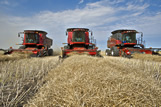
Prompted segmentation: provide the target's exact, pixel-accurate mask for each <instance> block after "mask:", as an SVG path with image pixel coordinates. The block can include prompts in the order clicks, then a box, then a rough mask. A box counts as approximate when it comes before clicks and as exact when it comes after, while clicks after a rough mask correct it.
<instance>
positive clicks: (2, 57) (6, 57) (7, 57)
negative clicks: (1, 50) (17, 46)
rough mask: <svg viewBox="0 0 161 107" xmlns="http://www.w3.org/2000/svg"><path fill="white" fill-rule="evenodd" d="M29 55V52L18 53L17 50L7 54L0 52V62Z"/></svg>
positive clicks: (28, 56)
mask: <svg viewBox="0 0 161 107" xmlns="http://www.w3.org/2000/svg"><path fill="white" fill-rule="evenodd" d="M30 55H31V54H30V53H19V52H14V53H12V54H9V55H2V54H0V62H3V61H13V60H18V59H25V58H30Z"/></svg>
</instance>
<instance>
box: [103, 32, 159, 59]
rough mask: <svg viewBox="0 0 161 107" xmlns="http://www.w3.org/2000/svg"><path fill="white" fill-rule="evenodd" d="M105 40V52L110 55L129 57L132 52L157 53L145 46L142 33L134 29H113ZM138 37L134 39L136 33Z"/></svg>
mask: <svg viewBox="0 0 161 107" xmlns="http://www.w3.org/2000/svg"><path fill="white" fill-rule="evenodd" d="M111 33H112V36H110V37H109V39H108V41H107V47H108V48H110V49H107V50H106V52H105V54H106V55H107V56H108V55H111V56H123V57H129V58H130V57H131V55H132V54H133V53H142V54H158V53H157V51H156V52H155V51H153V50H155V49H154V48H153V49H152V48H145V47H144V44H145V42H144V41H143V33H142V32H138V31H136V30H115V31H113V32H111ZM138 34H140V37H139V38H138V39H136V35H138Z"/></svg>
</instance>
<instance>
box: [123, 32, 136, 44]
mask: <svg viewBox="0 0 161 107" xmlns="http://www.w3.org/2000/svg"><path fill="white" fill-rule="evenodd" d="M122 39H123V43H136V33H125V34H123V38H122Z"/></svg>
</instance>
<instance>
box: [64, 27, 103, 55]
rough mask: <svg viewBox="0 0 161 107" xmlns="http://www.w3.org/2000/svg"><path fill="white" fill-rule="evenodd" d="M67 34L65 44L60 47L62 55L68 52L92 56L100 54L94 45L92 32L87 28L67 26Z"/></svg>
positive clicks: (68, 53)
mask: <svg viewBox="0 0 161 107" xmlns="http://www.w3.org/2000/svg"><path fill="white" fill-rule="evenodd" d="M66 35H67V36H68V39H67V42H68V43H64V44H67V45H66V46H64V47H62V57H63V58H64V57H67V56H69V55H70V54H73V53H74V54H88V55H92V56H101V55H100V54H99V52H100V50H99V51H98V50H97V49H98V47H96V40H95V39H94V37H93V36H92V32H91V31H90V30H89V29H87V28H68V29H67V31H66Z"/></svg>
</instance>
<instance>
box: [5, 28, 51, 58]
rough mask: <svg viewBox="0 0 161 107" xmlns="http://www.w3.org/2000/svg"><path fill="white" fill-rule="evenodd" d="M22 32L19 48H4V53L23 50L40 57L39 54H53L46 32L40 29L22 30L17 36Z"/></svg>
mask: <svg viewBox="0 0 161 107" xmlns="http://www.w3.org/2000/svg"><path fill="white" fill-rule="evenodd" d="M22 34H23V37H21V38H22V39H23V43H22V44H18V45H22V46H20V47H19V49H12V47H10V49H8V50H4V51H5V52H4V54H12V53H13V52H24V53H32V54H31V56H36V57H41V56H51V55H53V50H52V49H50V47H51V46H52V39H50V38H48V37H47V36H46V35H47V32H45V31H40V30H24V32H20V33H18V37H20V36H21V35H22Z"/></svg>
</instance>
